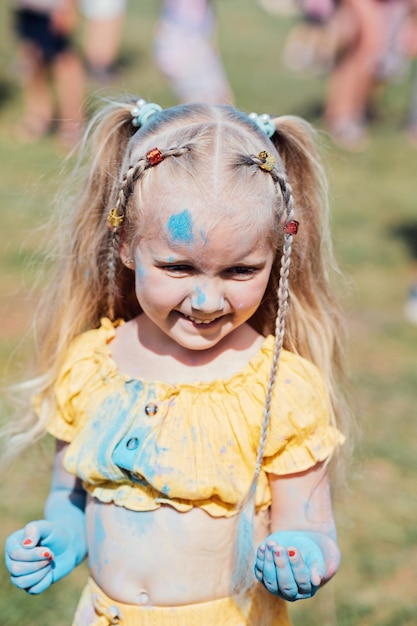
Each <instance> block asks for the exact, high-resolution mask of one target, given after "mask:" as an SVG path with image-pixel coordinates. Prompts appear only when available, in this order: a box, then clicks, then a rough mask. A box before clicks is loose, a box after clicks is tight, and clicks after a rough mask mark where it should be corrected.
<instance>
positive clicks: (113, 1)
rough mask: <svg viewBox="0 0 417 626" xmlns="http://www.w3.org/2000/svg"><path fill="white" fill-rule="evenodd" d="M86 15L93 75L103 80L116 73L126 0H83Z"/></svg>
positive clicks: (85, 38) (86, 49)
mask: <svg viewBox="0 0 417 626" xmlns="http://www.w3.org/2000/svg"><path fill="white" fill-rule="evenodd" d="M80 10H81V13H82V15H83V16H84V18H85V23H84V35H83V50H84V55H85V61H86V65H87V72H88V75H89V76H90V78H93V79H96V80H98V81H100V82H106V81H109V80H112V79H113V78H114V77H115V76H116V74H117V61H118V55H119V49H120V43H121V39H122V34H123V26H124V22H125V18H126V10H127V0H80Z"/></svg>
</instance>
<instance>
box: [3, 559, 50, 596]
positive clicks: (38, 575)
mask: <svg viewBox="0 0 417 626" xmlns="http://www.w3.org/2000/svg"><path fill="white" fill-rule="evenodd" d="M48 572H49V573H50V574H51V576H52V573H51V565H50V564H49V563H48V565H47V566H46V567H43V568H42V569H40V570H38V571H37V572H32V573H30V574H26V575H24V576H11V577H10V580H11V581H12V583H13V584H14V585H15V587H18V588H19V589H26V590H28V591H29V590H30V589H31V587H33V586H36V585H38V584H39V583H40V582H41V581H42V580H43V579H44V578H45V576H47V575H48Z"/></svg>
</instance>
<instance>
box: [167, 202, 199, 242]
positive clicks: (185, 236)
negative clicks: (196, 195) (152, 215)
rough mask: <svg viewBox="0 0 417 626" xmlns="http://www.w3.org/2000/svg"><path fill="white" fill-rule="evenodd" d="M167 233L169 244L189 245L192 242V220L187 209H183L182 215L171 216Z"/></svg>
mask: <svg viewBox="0 0 417 626" xmlns="http://www.w3.org/2000/svg"><path fill="white" fill-rule="evenodd" d="M168 231H169V233H170V242H171V243H175V242H176V243H186V244H190V243H192V242H193V241H194V235H193V218H192V216H191V213H190V212H189V211H188V209H185V210H184V211H182V213H176V214H175V215H171V217H170V218H169V220H168Z"/></svg>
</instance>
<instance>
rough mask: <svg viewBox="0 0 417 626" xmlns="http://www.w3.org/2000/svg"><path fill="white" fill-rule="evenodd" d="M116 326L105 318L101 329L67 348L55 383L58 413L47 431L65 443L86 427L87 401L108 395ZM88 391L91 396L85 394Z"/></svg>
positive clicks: (76, 340) (83, 335) (76, 339)
mask: <svg viewBox="0 0 417 626" xmlns="http://www.w3.org/2000/svg"><path fill="white" fill-rule="evenodd" d="M114 335H115V326H114V325H113V324H112V322H111V321H110V320H108V319H106V318H104V319H102V320H101V326H100V328H98V329H93V330H90V331H87V332H85V333H83V334H82V335H80V336H78V337H76V338H75V339H74V340H73V342H72V343H71V344H70V346H69V348H68V352H67V355H66V358H65V360H64V363H63V365H62V367H61V369H60V371H59V374H58V377H57V380H56V383H55V389H54V392H55V403H56V412H55V414H54V417H53V418H52V420H51V422H50V423H49V426H48V432H49V433H50V434H51V435H53V436H54V437H56V438H57V439H61V440H62V441H66V442H71V441H72V440H73V439H74V437H75V435H76V434H77V433H78V432H79V431H80V430H81V429H82V428H83V426H84V425H85V423H86V420H87V419H88V417H87V406H86V405H87V402H88V399H89V397H91V394H96V393H98V394H99V396H100V395H103V397H104V396H105V395H106V381H107V379H108V372H106V363H107V362H108V349H107V344H108V343H109V342H110V341H111V340H112V339H113V338H114ZM85 389H88V390H89V393H88V394H86V393H82V392H83V391H85Z"/></svg>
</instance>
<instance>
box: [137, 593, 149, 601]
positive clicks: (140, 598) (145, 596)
mask: <svg viewBox="0 0 417 626" xmlns="http://www.w3.org/2000/svg"><path fill="white" fill-rule="evenodd" d="M138 604H149V593H147V592H146V591H139V594H138Z"/></svg>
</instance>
